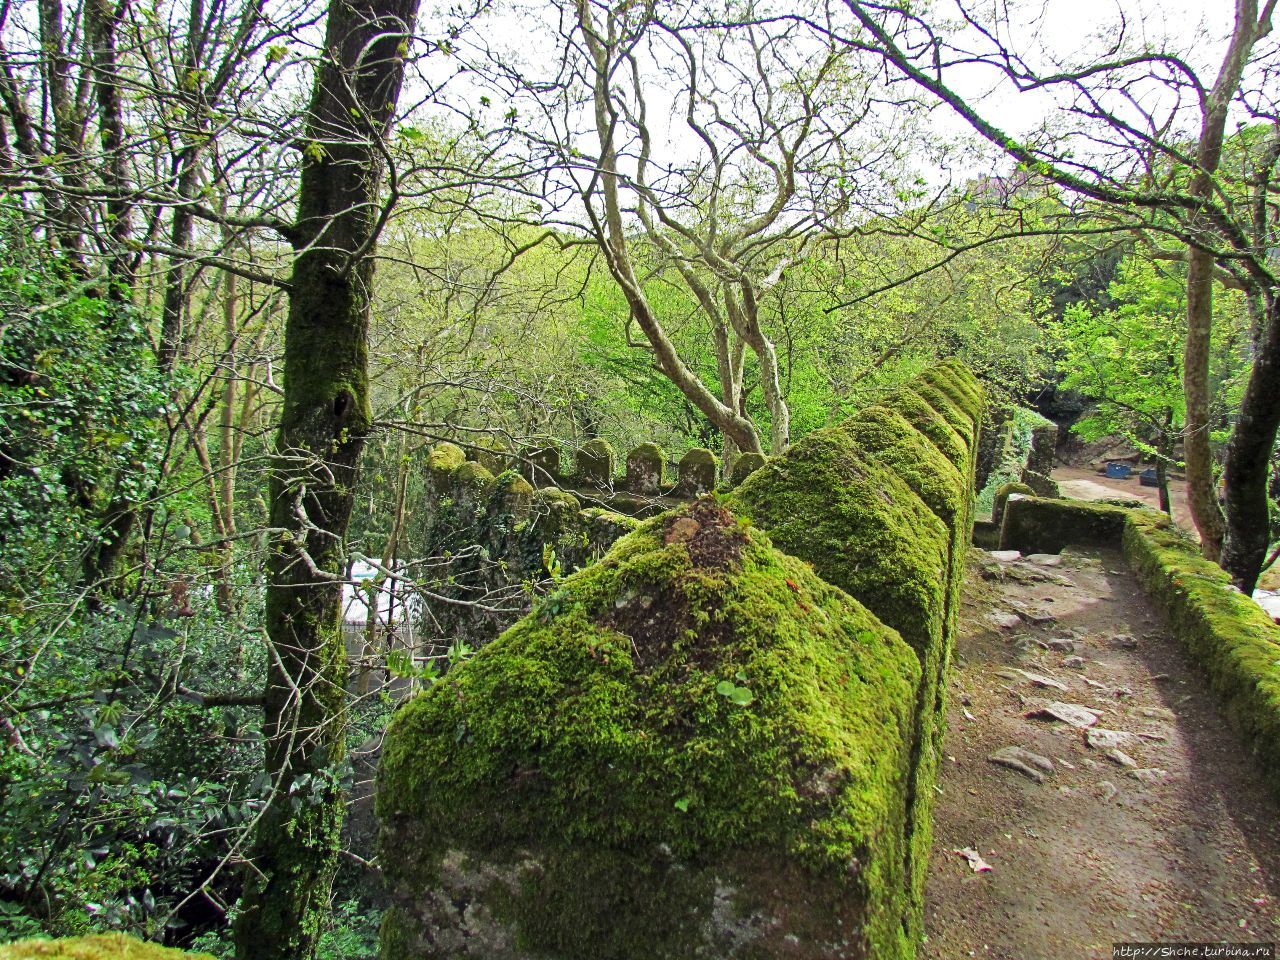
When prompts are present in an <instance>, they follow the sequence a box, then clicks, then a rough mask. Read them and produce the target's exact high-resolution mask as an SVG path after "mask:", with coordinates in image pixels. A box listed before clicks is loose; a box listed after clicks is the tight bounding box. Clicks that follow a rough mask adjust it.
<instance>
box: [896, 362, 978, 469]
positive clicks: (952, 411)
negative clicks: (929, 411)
mask: <svg viewBox="0 0 1280 960" xmlns="http://www.w3.org/2000/svg"><path fill="white" fill-rule="evenodd" d="M911 388H912V390H914V391H915V392H916V393H918V394H919V395H920V397H921V399H923V400H924V401H925V402H926V403H927V404H929V406H931V407H933V409H934V410H935V411H937V413H938V415H939V416H940V417H942V419H944V420H945V421H947V423H948V424H949V425H950V426H951V428H952V429H953V430H955V432H956V433H957V434H958V435H959V436H960V439H961V440H962V441H963V442H964V445H965V455H966V457H967V456H968V454H969V452H970V451H972V450H973V446H974V440H975V437H976V427H975V417H974V416H973V415H972V414H970V413H969V412H968V411H967V410H966V409H965V404H964V403H962V402H960V401H957V400H953V399H952V398H951V397H949V396H948V395H947V394H946V393H943V392H942V391H941V390H939V389H938V388H937V387H935V386H933V385H932V384H930V383H927V382H925V381H923V380H915V381H913V382H912V384H911Z"/></svg>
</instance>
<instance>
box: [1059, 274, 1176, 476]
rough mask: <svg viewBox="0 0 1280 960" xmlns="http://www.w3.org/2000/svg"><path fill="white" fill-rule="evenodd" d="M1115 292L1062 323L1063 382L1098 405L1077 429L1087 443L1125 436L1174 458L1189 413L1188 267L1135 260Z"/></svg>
mask: <svg viewBox="0 0 1280 960" xmlns="http://www.w3.org/2000/svg"><path fill="white" fill-rule="evenodd" d="M1108 293H1109V297H1110V300H1111V301H1112V304H1113V306H1111V307H1110V308H1109V309H1105V310H1098V309H1093V308H1091V307H1090V306H1088V305H1086V304H1076V305H1074V306H1070V307H1068V308H1067V309H1066V311H1065V314H1064V316H1063V321H1062V325H1061V327H1060V328H1059V335H1060V344H1061V347H1062V351H1063V357H1062V368H1063V370H1064V371H1065V372H1066V376H1065V378H1064V379H1063V382H1062V386H1063V388H1064V389H1068V390H1077V391H1079V392H1080V393H1082V394H1084V395H1085V396H1087V397H1090V398H1092V399H1093V400H1094V401H1095V404H1096V406H1095V407H1094V408H1093V410H1092V411H1090V413H1089V414H1088V415H1087V416H1085V417H1083V418H1081V419H1080V420H1079V421H1077V423H1076V424H1075V427H1074V430H1075V432H1076V433H1078V434H1079V435H1080V436H1081V437H1082V438H1083V439H1085V440H1087V441H1091V440H1097V439H1100V438H1102V437H1106V436H1112V435H1115V434H1119V435H1122V436H1124V437H1125V438H1127V439H1128V440H1129V441H1130V442H1131V443H1133V444H1135V445H1137V446H1139V448H1141V449H1146V450H1148V451H1150V452H1153V453H1155V452H1157V451H1158V452H1159V453H1160V454H1161V455H1163V456H1166V457H1167V456H1169V455H1171V453H1172V446H1173V439H1174V437H1175V436H1177V435H1178V433H1179V432H1180V431H1181V430H1182V426H1183V418H1184V416H1185V413H1186V402H1185V399H1184V398H1183V395H1182V344H1183V341H1184V340H1185V339H1186V324H1187V319H1186V281H1185V279H1184V278H1183V277H1182V276H1181V271H1180V270H1176V269H1173V268H1168V267H1164V266H1158V265H1155V264H1152V263H1150V262H1148V261H1145V260H1140V259H1137V258H1130V259H1128V260H1126V261H1124V262H1123V263H1122V264H1121V265H1120V269H1119V275H1118V276H1117V278H1116V279H1115V281H1114V282H1112V284H1111V286H1110V288H1109V291H1108Z"/></svg>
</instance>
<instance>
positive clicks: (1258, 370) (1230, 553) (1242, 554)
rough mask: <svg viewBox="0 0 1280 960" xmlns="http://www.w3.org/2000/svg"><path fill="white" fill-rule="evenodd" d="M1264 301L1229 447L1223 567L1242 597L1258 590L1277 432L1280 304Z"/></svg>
mask: <svg viewBox="0 0 1280 960" xmlns="http://www.w3.org/2000/svg"><path fill="white" fill-rule="evenodd" d="M1265 298H1266V314H1267V322H1266V329H1265V333H1264V335H1263V338H1262V340H1261V342H1260V343H1259V348H1258V352H1257V353H1256V354H1255V356H1254V358H1253V369H1252V371H1251V372H1250V374H1249V382H1248V384H1246V386H1245V390H1244V397H1243V399H1242V400H1241V401H1240V417H1239V420H1237V421H1236V428H1235V431H1234V432H1233V433H1232V434H1231V442H1230V443H1229V444H1228V445H1227V483H1226V490H1227V503H1226V508H1227V509H1226V513H1227V538H1226V546H1225V549H1224V550H1223V554H1222V566H1223V567H1224V568H1225V569H1226V571H1227V572H1228V573H1230V574H1231V580H1232V582H1233V583H1235V585H1236V586H1237V587H1239V588H1240V589H1241V590H1243V591H1244V592H1245V593H1252V592H1253V589H1254V587H1256V586H1257V583H1258V575H1259V574H1260V573H1261V572H1262V567H1263V564H1264V562H1265V561H1266V557H1267V547H1268V546H1269V541H1270V534H1271V524H1270V516H1269V508H1268V503H1267V483H1268V481H1269V479H1270V470H1271V456H1272V451H1274V449H1275V445H1276V431H1277V429H1280V315H1278V313H1280V311H1278V310H1277V304H1278V303H1280V300H1277V299H1276V295H1275V294H1274V293H1272V292H1267V293H1266V294H1265Z"/></svg>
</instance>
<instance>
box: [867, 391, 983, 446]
mask: <svg viewBox="0 0 1280 960" xmlns="http://www.w3.org/2000/svg"><path fill="white" fill-rule="evenodd" d="M881 406H885V407H889V408H890V409H892V410H896V411H897V412H898V413H900V414H902V416H903V417H904V418H905V419H906V420H907V422H908V423H910V424H911V425H912V426H913V427H915V428H916V429H917V430H919V431H920V432H921V433H922V434H924V435H925V436H926V437H928V438H929V441H930V442H931V443H932V444H933V445H934V446H935V447H937V448H938V452H939V453H941V454H942V455H943V456H944V457H946V458H947V459H948V460H950V461H951V462H952V463H963V462H965V460H966V458H967V457H968V456H969V450H968V445H967V444H966V443H965V441H964V439H963V438H962V437H961V435H960V434H959V433H958V432H957V431H956V429H955V427H953V426H951V424H950V423H948V422H947V420H946V419H945V418H944V417H943V416H942V415H941V414H940V413H938V411H937V410H934V409H933V407H931V406H929V403H928V402H927V401H926V400H925V399H924V397H922V396H920V394H918V393H916V392H915V391H914V390H912V389H911V388H910V387H904V388H903V389H901V390H899V391H898V392H897V393H894V394H892V395H890V396H889V397H886V398H885V399H884V400H883V401H881Z"/></svg>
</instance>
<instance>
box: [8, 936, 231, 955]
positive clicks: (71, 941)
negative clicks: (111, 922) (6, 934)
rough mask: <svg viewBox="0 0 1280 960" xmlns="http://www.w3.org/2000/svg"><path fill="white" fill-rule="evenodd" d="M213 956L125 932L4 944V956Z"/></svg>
mask: <svg viewBox="0 0 1280 960" xmlns="http://www.w3.org/2000/svg"><path fill="white" fill-rule="evenodd" d="M183 958H187V960H213V958H212V957H210V956H209V955H208V954H207V953H184V952H183V951H181V950H171V949H168V948H167V947H161V946H157V945H156V944H154V943H144V942H143V941H141V940H136V939H134V938H133V937H127V936H125V935H124V934H123V933H101V934H95V935H93V936H87V937H68V938H66V939H63V940H20V941H18V942H17V943H9V944H4V945H0V960H183Z"/></svg>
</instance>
